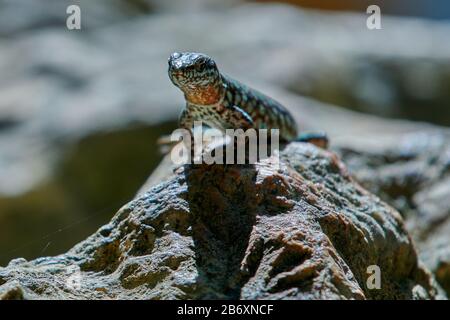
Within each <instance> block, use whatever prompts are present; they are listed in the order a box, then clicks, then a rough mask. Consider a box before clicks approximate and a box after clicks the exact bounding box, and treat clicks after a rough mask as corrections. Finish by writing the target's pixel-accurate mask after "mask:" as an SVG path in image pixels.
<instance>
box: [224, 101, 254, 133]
mask: <svg viewBox="0 0 450 320" xmlns="http://www.w3.org/2000/svg"><path fill="white" fill-rule="evenodd" d="M222 117H223V120H224V122H225V123H226V124H227V125H226V126H227V127H228V128H232V129H243V130H247V129H250V128H255V124H254V122H253V119H252V117H250V115H249V114H248V113H247V112H245V111H244V110H243V109H241V108H239V107H238V106H232V107H227V108H225V109H224V110H223V111H222Z"/></svg>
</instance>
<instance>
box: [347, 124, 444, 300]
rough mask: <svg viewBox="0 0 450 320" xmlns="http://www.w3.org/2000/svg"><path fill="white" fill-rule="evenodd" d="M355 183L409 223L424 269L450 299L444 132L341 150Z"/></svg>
mask: <svg viewBox="0 0 450 320" xmlns="http://www.w3.org/2000/svg"><path fill="white" fill-rule="evenodd" d="M338 150H339V153H340V154H341V155H342V157H343V159H344V161H345V163H346V164H347V165H348V167H349V170H350V171H351V172H352V174H353V175H354V176H355V178H356V179H357V180H358V181H359V182H360V183H361V184H362V185H363V186H364V187H366V188H367V189H368V190H370V191H372V192H374V193H375V194H377V195H379V196H380V197H381V198H382V199H383V200H384V201H387V202H388V203H389V204H391V205H393V206H394V207H395V208H396V209H397V210H399V212H400V213H401V214H402V215H403V217H404V218H405V220H406V225H407V229H408V230H410V233H411V235H412V237H413V238H414V240H415V241H416V243H417V247H418V250H419V252H420V256H421V258H422V260H423V261H424V263H425V264H426V265H427V266H428V267H429V268H430V269H431V270H432V271H433V273H434V274H435V277H436V279H437V281H438V282H439V283H440V284H441V286H442V287H443V288H444V289H445V290H446V292H447V295H449V294H450V201H449V197H450V139H449V136H448V134H445V133H444V132H428V133H425V132H417V133H411V134H406V135H402V136H392V137H391V138H390V139H386V140H383V141H376V140H375V141H374V143H373V144H366V145H356V144H352V143H351V142H348V143H347V145H346V146H345V147H344V146H342V147H341V148H338Z"/></svg>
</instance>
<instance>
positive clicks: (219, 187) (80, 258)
mask: <svg viewBox="0 0 450 320" xmlns="http://www.w3.org/2000/svg"><path fill="white" fill-rule="evenodd" d="M370 265H377V266H379V267H380V269H381V288H380V289H379V290H370V289H368V288H367V286H366V280H367V277H368V276H369V274H368V273H367V268H368V266H370ZM68 270H71V271H68ZM0 280H1V282H0V284H1V283H2V282H3V285H0V296H3V297H6V296H10V295H12V293H13V292H18V290H19V291H20V292H22V295H21V296H23V297H27V298H31V299H42V298H59V299H80V298H88V299H107V298H124V299H133V298H134V299H182V298H188V299H200V298H235V299H237V298H240V299H258V298H267V299H364V298H367V299H382V298H384V299H413V298H414V299H416V298H417V299H426V298H436V297H437V295H438V294H437V288H436V287H435V286H434V284H433V278H432V277H431V276H430V274H429V273H428V272H427V271H426V270H425V269H424V268H423V267H422V266H421V265H420V263H419V261H418V258H417V254H416V251H415V249H414V246H413V245H412V243H411V239H410V237H409V235H408V233H407V232H406V230H405V228H404V226H403V221H402V218H401V217H400V215H399V213H398V212H397V211H395V210H394V209H393V208H391V207H390V206H388V205H387V204H385V203H384V202H382V201H381V200H380V199H379V198H378V197H376V196H374V195H372V194H371V193H369V192H368V191H366V190H365V189H363V188H362V187H361V186H360V185H359V184H358V183H356V182H355V181H354V180H353V179H352V178H351V177H350V176H349V174H348V173H347V171H346V168H345V166H344V165H343V164H342V163H341V162H340V160H339V159H338V157H337V156H336V155H335V154H334V153H332V152H328V151H323V150H321V149H318V148H315V147H314V146H312V145H309V144H301V143H293V144H290V145H288V146H287V147H286V149H285V150H284V151H283V152H282V155H281V161H280V163H279V166H277V163H276V161H274V158H268V159H266V160H263V161H261V162H259V163H257V164H256V165H254V166H252V165H247V166H237V165H228V166H226V167H224V166H221V165H212V166H207V165H196V166H184V167H181V168H178V169H177V170H176V171H175V173H174V174H172V175H171V176H170V177H169V178H167V179H166V180H165V181H163V182H160V183H158V184H156V185H154V186H153V187H152V188H151V189H150V190H148V191H147V192H145V193H142V194H141V195H139V196H138V197H137V198H136V199H135V200H133V201H131V202H130V203H128V204H127V205H126V206H124V207H123V208H122V209H121V210H120V211H119V212H118V213H117V214H116V215H115V216H114V218H113V219H112V220H111V222H110V223H109V224H107V225H105V226H103V227H102V228H100V229H99V230H98V231H97V232H96V233H95V234H93V235H92V236H91V237H89V238H88V239H86V240H85V241H83V242H81V243H80V244H78V245H77V246H75V247H74V248H73V249H71V250H70V251H69V252H67V253H66V254H63V255H60V256H57V257H48V258H40V259H37V260H34V261H31V262H26V261H24V260H23V259H21V260H15V261H12V262H11V263H10V265H9V266H8V267H6V268H1V269H0ZM74 280H75V281H74ZM18 288H20V289H18Z"/></svg>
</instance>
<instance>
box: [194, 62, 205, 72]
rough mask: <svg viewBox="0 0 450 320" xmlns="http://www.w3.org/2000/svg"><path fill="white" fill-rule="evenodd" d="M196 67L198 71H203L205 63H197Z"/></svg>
mask: <svg viewBox="0 0 450 320" xmlns="http://www.w3.org/2000/svg"><path fill="white" fill-rule="evenodd" d="M196 69H197V71H203V70H204V69H205V64H204V63H202V64H199V65H197V67H196Z"/></svg>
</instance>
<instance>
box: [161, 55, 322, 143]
mask: <svg viewBox="0 0 450 320" xmlns="http://www.w3.org/2000/svg"><path fill="white" fill-rule="evenodd" d="M169 77H170V79H171V81H172V82H173V83H174V84H175V85H176V86H177V87H178V88H180V89H181V90H182V91H183V93H184V96H185V99H186V107H185V108H184V110H183V111H182V113H181V115H180V119H179V125H180V127H182V128H186V129H191V128H192V126H193V123H194V121H203V122H204V123H206V124H207V125H208V126H210V127H213V128H217V129H220V130H222V131H224V130H225V129H244V130H246V129H249V128H253V129H269V130H270V129H279V130H280V131H279V133H280V139H281V140H282V142H289V141H293V140H296V141H308V142H312V143H315V144H317V145H319V146H321V147H326V145H327V142H328V140H327V138H326V135H324V134H322V133H306V134H303V135H301V136H300V137H299V136H298V134H297V125H296V122H295V120H294V118H293V117H292V115H291V114H290V113H289V111H287V110H286V108H284V107H283V106H282V105H281V104H280V103H279V102H277V101H275V100H274V99H272V98H270V97H268V96H266V95H264V94H262V93H261V92H259V91H257V90H254V89H251V88H249V87H247V86H246V85H244V84H242V83H240V82H239V81H236V80H234V79H232V78H230V77H228V76H225V75H223V74H221V73H220V72H219V70H218V68H217V66H216V63H215V62H214V60H213V59H211V58H210V57H208V56H207V55H204V54H201V53H192V52H185V53H178V52H175V53H173V54H172V55H171V56H170V58H169Z"/></svg>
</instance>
